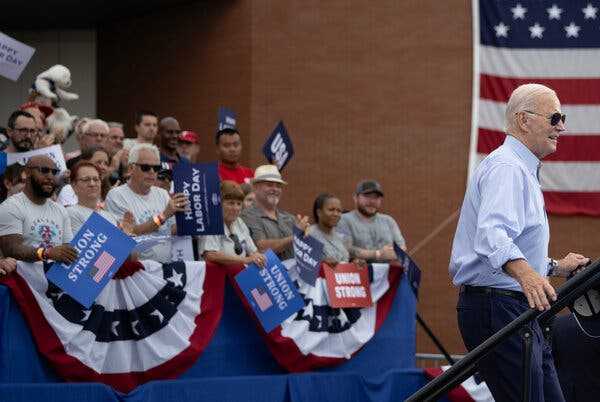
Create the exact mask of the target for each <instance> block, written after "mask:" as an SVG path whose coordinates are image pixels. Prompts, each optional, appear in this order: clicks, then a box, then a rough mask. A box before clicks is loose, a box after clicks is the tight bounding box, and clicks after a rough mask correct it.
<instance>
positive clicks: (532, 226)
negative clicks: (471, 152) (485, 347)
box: [450, 84, 589, 402]
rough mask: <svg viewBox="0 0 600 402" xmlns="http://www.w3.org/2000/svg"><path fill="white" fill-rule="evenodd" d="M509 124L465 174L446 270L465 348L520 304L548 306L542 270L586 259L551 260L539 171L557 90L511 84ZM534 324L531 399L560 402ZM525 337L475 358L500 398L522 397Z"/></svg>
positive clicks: (567, 268) (571, 266)
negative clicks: (468, 175)
mask: <svg viewBox="0 0 600 402" xmlns="http://www.w3.org/2000/svg"><path fill="white" fill-rule="evenodd" d="M506 127H507V136H506V139H505V141H504V144H503V145H502V146H500V147H499V148H498V149H496V150H495V151H493V152H492V153H490V154H489V155H488V156H487V157H486V158H485V159H484V160H483V161H482V162H481V163H480V164H479V167H478V168H477V170H476V171H475V173H474V174H473V177H472V178H471V181H470V183H469V186H468V188H467V192H466V195H465V199H464V202H463V206H462V209H461V213H460V219H459V221H458V227H457V229H456V234H455V237H454V243H453V245H452V255H451V258H450V274H451V276H452V278H453V282H454V284H455V285H456V286H459V287H460V296H459V301H458V306H457V310H458V324H459V327H460V331H461V334H462V337H463V340H464V342H465V345H466V347H467V349H468V350H472V349H474V348H475V347H477V346H478V345H479V344H480V343H482V342H483V341H484V340H485V339H487V338H488V337H490V336H491V335H492V334H494V333H495V332H497V331H498V330H500V329H501V328H503V327H505V326H506V325H507V324H508V323H510V322H511V321H513V320H514V319H515V318H517V317H518V316H519V315H520V314H522V313H523V312H525V311H526V310H528V309H530V308H535V309H538V310H544V309H548V308H549V307H550V302H551V301H553V300H556V293H555V291H554V289H553V287H552V285H550V283H549V282H548V278H547V277H548V276H568V275H569V273H571V272H572V271H574V270H576V269H577V268H578V267H580V266H582V265H584V264H586V263H587V262H588V261H589V259H588V258H585V257H584V256H582V255H580V254H574V253H569V254H568V255H567V256H566V257H564V258H563V259H561V260H558V261H556V260H553V259H551V258H549V257H548V242H549V238H550V231H549V227H548V218H547V217H546V211H545V210H544V198H543V195H542V190H541V186H540V181H539V168H540V165H541V162H540V160H541V159H543V158H544V157H546V156H548V155H550V154H552V153H553V152H555V151H556V147H557V144H558V139H559V137H560V135H561V133H562V132H563V131H564V130H565V116H564V114H562V112H561V106H560V102H559V100H558V97H557V96H556V93H555V92H554V91H553V90H552V89H550V88H548V87H545V86H543V85H539V84H525V85H521V86H519V87H518V88H516V89H515V90H514V91H513V93H512V95H511V96H510V99H509V100H508V104H507V107H506ZM530 330H531V331H532V334H530V336H529V338H528V339H530V340H531V342H532V345H531V347H532V355H531V370H530V374H531V387H530V391H531V394H530V395H531V399H530V400H531V401H539V402H542V401H546V402H549V401H564V397H563V394H562V392H561V389H560V385H559V383H558V379H557V375H556V370H555V368H554V363H553V360H552V355H551V351H550V347H549V346H548V344H547V343H545V342H544V336H543V334H542V331H541V329H540V326H539V325H538V323H537V322H533V323H532V324H531V326H530ZM523 339H525V338H522V337H521V335H519V334H515V335H513V336H512V337H510V338H508V339H507V340H505V341H504V342H503V343H501V344H500V345H499V346H498V347H496V348H495V349H493V351H492V352H491V353H490V355H488V357H486V358H485V359H483V360H482V361H481V363H480V364H479V370H480V373H481V374H482V376H483V378H484V379H485V381H486V382H487V385H488V386H489V388H490V390H491V392H492V394H493V396H494V398H495V400H497V401H519V400H521V398H522V396H521V395H522V391H523V390H522V383H523V379H522V374H523V367H522V364H523V354H524V351H523V349H524V346H523Z"/></svg>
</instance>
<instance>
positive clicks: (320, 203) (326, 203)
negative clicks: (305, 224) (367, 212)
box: [307, 193, 365, 266]
mask: <svg viewBox="0 0 600 402" xmlns="http://www.w3.org/2000/svg"><path fill="white" fill-rule="evenodd" d="M341 217H342V203H341V201H340V200H339V198H337V197H336V196H334V195H332V194H328V193H321V194H319V195H318V196H317V198H316V199H315V202H314V204H313V218H314V220H315V224H314V225H311V226H309V228H308V230H307V232H308V234H310V235H311V236H313V237H314V238H315V239H317V240H319V241H320V242H321V243H323V254H324V258H323V262H324V263H326V264H328V265H330V266H335V265H337V264H338V263H340V262H354V263H356V264H358V265H364V264H365V261H364V260H361V259H352V260H351V258H350V257H351V255H350V246H351V244H349V243H348V242H345V241H344V239H343V238H342V236H341V235H340V234H339V233H338V232H337V231H336V230H335V227H336V225H337V224H338V222H339V221H340V218H341Z"/></svg>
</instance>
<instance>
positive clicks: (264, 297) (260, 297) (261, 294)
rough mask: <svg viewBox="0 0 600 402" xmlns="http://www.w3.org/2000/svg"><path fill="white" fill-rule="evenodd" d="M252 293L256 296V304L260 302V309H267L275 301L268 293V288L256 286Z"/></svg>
mask: <svg viewBox="0 0 600 402" xmlns="http://www.w3.org/2000/svg"><path fill="white" fill-rule="evenodd" d="M250 293H252V297H253V298H254V301H256V304H258V308H259V309H260V311H265V310H267V309H268V308H269V307H271V306H272V305H273V302H272V301H271V298H270V297H269V295H268V294H267V291H266V290H264V289H262V288H255V289H252V291H250Z"/></svg>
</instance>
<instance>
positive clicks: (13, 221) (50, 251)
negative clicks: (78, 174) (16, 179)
mask: <svg viewBox="0 0 600 402" xmlns="http://www.w3.org/2000/svg"><path fill="white" fill-rule="evenodd" d="M57 174H58V169H57V168H56V165H55V164H54V162H53V161H52V159H50V158H49V157H48V156H45V155H39V156H34V157H32V158H31V159H30V160H29V162H28V163H27V165H26V166H25V177H26V183H25V187H24V188H23V191H22V192H20V193H17V194H15V195H13V196H11V197H9V198H8V199H7V200H6V201H4V202H3V203H2V204H1V205H0V248H1V249H2V255H3V256H4V257H12V258H15V259H17V260H22V261H30V262H32V261H45V260H54V261H60V262H65V263H69V264H70V263H72V262H73V261H74V260H75V259H76V258H77V251H76V250H75V249H74V248H73V247H71V246H70V245H69V244H68V242H70V241H71V240H72V238H73V233H72V232H71V222H70V219H69V215H68V214H67V211H66V210H65V208H64V207H63V206H62V205H59V204H57V203H56V202H54V201H52V200H51V199H50V197H51V196H52V194H53V192H54V188H55V186H56V185H55V177H56V175H57Z"/></svg>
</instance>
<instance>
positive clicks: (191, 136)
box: [178, 130, 199, 144]
mask: <svg viewBox="0 0 600 402" xmlns="http://www.w3.org/2000/svg"><path fill="white" fill-rule="evenodd" d="M178 140H179V141H185V142H191V143H192V144H197V143H198V141H199V138H198V134H196V133H195V132H193V131H189V130H188V131H182V132H181V134H179V138H178Z"/></svg>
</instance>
